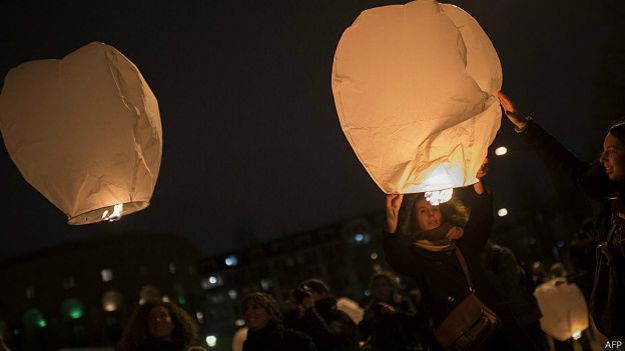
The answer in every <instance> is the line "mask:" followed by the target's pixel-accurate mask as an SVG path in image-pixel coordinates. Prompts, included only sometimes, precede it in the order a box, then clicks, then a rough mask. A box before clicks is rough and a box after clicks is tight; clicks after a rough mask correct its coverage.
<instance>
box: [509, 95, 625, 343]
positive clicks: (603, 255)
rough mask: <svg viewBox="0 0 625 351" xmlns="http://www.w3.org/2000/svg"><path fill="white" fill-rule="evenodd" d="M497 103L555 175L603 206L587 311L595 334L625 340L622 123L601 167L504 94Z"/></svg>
mask: <svg viewBox="0 0 625 351" xmlns="http://www.w3.org/2000/svg"><path fill="white" fill-rule="evenodd" d="M499 100H500V102H501V105H502V107H503V109H504V112H505V114H506V116H507V117H508V119H509V120H510V121H511V122H512V123H513V124H514V125H515V126H516V128H515V130H516V131H517V133H518V134H519V136H521V138H523V140H524V141H525V142H526V143H527V144H528V145H530V146H531V147H532V148H533V149H534V150H535V151H536V153H537V154H538V156H539V157H540V158H541V159H542V160H543V161H544V162H545V163H546V165H547V166H548V167H550V168H551V169H552V170H553V171H554V172H556V173H557V174H559V175H560V176H561V177H562V178H565V179H567V180H569V181H570V182H571V183H572V184H574V185H575V186H577V187H578V188H579V189H580V190H582V191H583V192H584V193H585V194H586V195H587V196H589V197H590V198H593V199H596V200H600V201H601V202H602V207H601V211H600V212H599V215H598V216H597V217H596V219H595V223H594V226H595V230H594V233H595V238H594V240H595V243H596V245H597V262H596V267H595V280H594V286H593V291H592V295H591V298H590V310H591V313H592V316H593V319H594V322H595V325H596V327H597V329H598V330H599V331H601V332H602V333H603V334H605V335H606V336H608V337H609V338H625V206H623V199H624V198H625V122H621V123H617V124H615V125H613V126H612V127H610V128H609V129H608V133H607V135H606V137H605V140H604V143H603V153H602V154H601V157H600V158H599V162H595V163H592V164H591V163H586V162H583V161H580V160H579V159H577V158H576V157H575V156H574V155H573V154H571V153H570V152H569V151H568V150H567V149H566V148H564V147H563V146H562V145H561V144H560V143H559V142H558V141H557V140H556V139H555V138H554V137H552V136H551V135H549V134H548V133H547V132H546V131H544V130H543V129H542V128H541V127H540V126H538V124H536V123H534V122H532V121H531V119H530V118H528V117H526V116H524V115H523V114H522V113H520V112H519V111H518V110H517V109H516V107H515V106H514V104H513V103H512V101H511V100H510V99H509V98H508V97H507V96H506V95H504V94H503V93H500V94H499Z"/></svg>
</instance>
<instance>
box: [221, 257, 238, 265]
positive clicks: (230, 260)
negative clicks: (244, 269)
mask: <svg viewBox="0 0 625 351" xmlns="http://www.w3.org/2000/svg"><path fill="white" fill-rule="evenodd" d="M224 261H225V263H226V266H228V267H234V266H236V265H238V264H239V259H238V258H237V256H235V255H230V256H228V257H226V259H225V260H224Z"/></svg>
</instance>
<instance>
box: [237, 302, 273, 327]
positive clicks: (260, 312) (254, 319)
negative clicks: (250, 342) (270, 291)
mask: <svg viewBox="0 0 625 351" xmlns="http://www.w3.org/2000/svg"><path fill="white" fill-rule="evenodd" d="M243 313H244V315H243V318H244V319H245V324H246V325H247V327H248V328H250V330H252V331H258V330H261V329H263V328H264V327H266V326H267V324H268V323H269V321H271V315H270V314H269V312H267V310H266V309H265V308H264V307H262V306H261V305H259V304H257V303H255V302H249V303H248V304H247V305H246V306H245V311H244V312H243Z"/></svg>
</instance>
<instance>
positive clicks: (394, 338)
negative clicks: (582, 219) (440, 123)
mask: <svg viewBox="0 0 625 351" xmlns="http://www.w3.org/2000/svg"><path fill="white" fill-rule="evenodd" d="M500 102H501V105H502V107H503V109H504V112H505V115H506V116H507V117H508V118H509V120H510V121H511V122H512V123H513V124H514V126H515V130H516V132H517V133H518V135H519V136H520V137H521V138H522V139H523V140H524V141H525V142H526V143H527V145H529V146H531V148H533V149H534V150H535V151H536V153H537V154H538V156H539V157H540V158H541V159H543V160H544V161H545V162H546V164H547V165H548V166H549V167H550V168H551V169H552V170H553V171H554V172H555V174H559V175H560V176H561V177H562V179H567V180H569V181H571V182H572V183H573V184H574V185H576V186H578V187H579V189H580V190H581V191H583V192H584V193H585V194H587V195H588V196H590V197H593V198H595V199H599V200H600V201H602V203H603V205H602V207H601V210H600V211H599V214H598V216H597V217H596V219H595V220H594V222H593V223H592V224H591V225H589V226H588V227H589V228H588V230H587V232H591V233H593V236H592V237H590V238H587V242H586V243H585V245H584V247H589V245H594V246H595V247H596V256H595V258H596V263H595V265H594V279H593V280H592V281H587V282H586V283H583V284H587V285H589V286H590V287H592V292H591V293H590V294H586V297H585V298H586V300H588V304H589V306H590V312H591V313H590V314H591V320H590V324H591V326H594V327H593V328H591V329H593V330H594V329H595V328H596V330H598V331H599V332H600V333H602V334H603V335H604V336H605V337H607V338H608V339H620V340H622V339H623V338H625V206H624V205H623V203H622V200H623V196H625V123H620V124H616V125H614V126H612V127H611V128H610V129H609V130H608V133H607V135H606V137H605V141H604V145H603V148H604V151H603V153H602V154H601V157H600V158H599V160H598V162H595V163H593V164H587V163H584V162H582V161H580V160H578V159H577V158H575V156H573V155H572V154H571V153H570V152H569V151H567V150H566V149H565V148H564V147H563V146H562V145H560V143H558V141H557V140H556V139H555V138H553V137H552V136H551V135H549V134H548V133H547V132H546V131H544V130H543V129H542V128H541V127H540V126H539V125H538V124H536V123H535V122H533V121H532V120H531V119H530V118H528V117H526V116H525V115H523V114H522V113H521V112H520V111H519V110H518V109H517V108H516V107H515V106H514V104H513V103H512V101H511V100H510V98H508V97H507V96H505V95H504V94H500ZM487 166H488V160H486V161H485V162H484V164H483V165H482V168H481V169H480V170H479V172H478V174H477V178H478V180H479V181H478V182H477V183H476V184H474V185H472V186H469V187H466V188H461V189H458V190H457V191H456V195H455V197H454V199H452V200H450V201H448V202H445V203H442V204H440V205H432V204H431V203H430V202H428V201H427V199H426V198H425V196H424V194H408V195H402V194H391V195H387V198H386V230H385V233H384V234H383V235H384V237H383V246H384V255H385V257H386V260H387V262H388V264H389V265H390V267H391V268H392V270H393V271H394V272H397V273H400V274H401V275H403V276H405V277H407V278H410V279H412V280H413V281H414V282H415V283H416V286H417V288H416V289H415V290H413V291H412V292H413V293H412V294H406V295H402V294H401V291H400V284H399V278H398V277H397V276H396V274H395V273H394V272H391V271H378V272H374V274H373V276H372V277H371V281H370V287H369V291H370V300H369V302H368V303H367V304H366V305H365V307H364V311H363V312H364V313H363V314H362V315H361V316H355V315H350V314H348V313H346V312H345V311H343V310H342V309H341V306H340V304H338V303H337V299H336V297H335V296H333V294H332V293H331V290H330V288H329V287H328V285H327V284H326V283H325V282H323V281H322V280H319V279H308V280H305V281H303V282H302V283H301V284H300V285H298V286H297V287H295V288H294V289H293V290H292V291H291V293H290V294H289V296H288V298H287V299H286V301H284V303H283V304H282V305H280V304H279V303H278V301H276V299H275V298H274V297H273V296H272V295H270V294H269V293H267V292H255V293H252V294H249V295H247V296H245V297H244V298H243V300H242V304H241V309H242V313H243V315H244V320H245V329H242V330H241V332H242V333H238V332H237V335H239V334H240V335H241V336H242V337H241V338H235V344H236V345H233V348H234V349H235V350H239V349H242V350H243V351H257V350H277V351H281V350H304V351H315V350H319V351H353V350H370V351H407V350H421V351H427V350H519V351H521V350H523V351H545V350H547V349H554V348H555V349H558V350H567V349H571V345H570V344H567V343H558V342H554V341H553V340H550V339H549V338H546V337H545V334H544V333H543V331H542V330H541V323H540V322H541V318H542V317H543V315H542V312H541V308H540V307H539V303H538V302H537V299H536V297H535V291H537V290H535V289H537V288H538V289H540V287H541V286H543V287H544V286H545V285H544V284H546V283H550V284H552V285H553V286H555V287H557V286H559V285H561V284H568V283H569V282H570V281H569V280H567V279H566V277H567V275H566V273H565V270H564V268H563V266H562V265H559V264H556V265H555V266H553V267H552V268H551V273H550V274H548V273H547V272H546V270H545V269H544V267H542V266H541V265H540V264H536V265H534V266H533V267H532V268H531V270H529V271H528V269H525V268H524V267H522V265H521V264H520V263H519V261H518V260H517V258H516V257H515V255H514V253H513V252H512V251H511V250H510V249H508V248H506V247H503V246H500V245H497V244H494V243H492V242H490V241H489V235H490V233H491V226H492V223H493V208H492V196H491V195H490V194H489V193H488V191H487V190H486V187H485V186H484V184H483V182H482V178H483V176H484V175H485V174H486V172H487ZM580 247H581V246H580ZM592 254H593V253H592V252H590V253H587V254H586V255H585V256H589V257H590V256H592ZM588 276H592V275H588ZM580 283H582V282H581V281H580ZM580 295H581V293H580ZM582 299H583V298H582ZM584 348H585V349H589V346H588V345H587V343H585V344H584ZM118 349H119V350H120V351H143V350H154V351H161V350H162V351H170V350H171V351H182V350H203V348H202V347H200V346H198V345H197V326H196V324H195V322H194V320H193V318H191V317H190V316H189V315H188V314H187V313H186V312H185V311H184V310H182V309H181V308H179V307H178V306H176V305H175V304H171V303H169V302H162V301H148V302H146V303H144V304H142V305H140V306H139V307H138V308H137V309H136V310H135V311H134V313H133V314H132V316H131V318H130V321H129V322H128V323H127V325H126V329H125V331H124V334H123V337H122V340H121V342H120V343H119V345H118ZM0 350H8V348H7V347H6V346H5V345H4V343H3V342H2V339H0Z"/></svg>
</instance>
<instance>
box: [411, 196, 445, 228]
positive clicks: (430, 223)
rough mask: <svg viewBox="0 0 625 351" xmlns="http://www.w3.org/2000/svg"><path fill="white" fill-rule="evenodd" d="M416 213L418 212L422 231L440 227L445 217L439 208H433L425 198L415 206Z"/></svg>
mask: <svg viewBox="0 0 625 351" xmlns="http://www.w3.org/2000/svg"><path fill="white" fill-rule="evenodd" d="M415 211H416V212H417V213H416V214H417V223H418V224H419V228H420V229H421V230H431V229H436V228H438V227H440V225H441V221H442V218H443V216H442V214H441V210H440V209H439V208H438V206H432V204H431V203H429V202H428V201H427V200H426V199H425V198H421V199H419V200H418V201H417V203H416V204H415Z"/></svg>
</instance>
